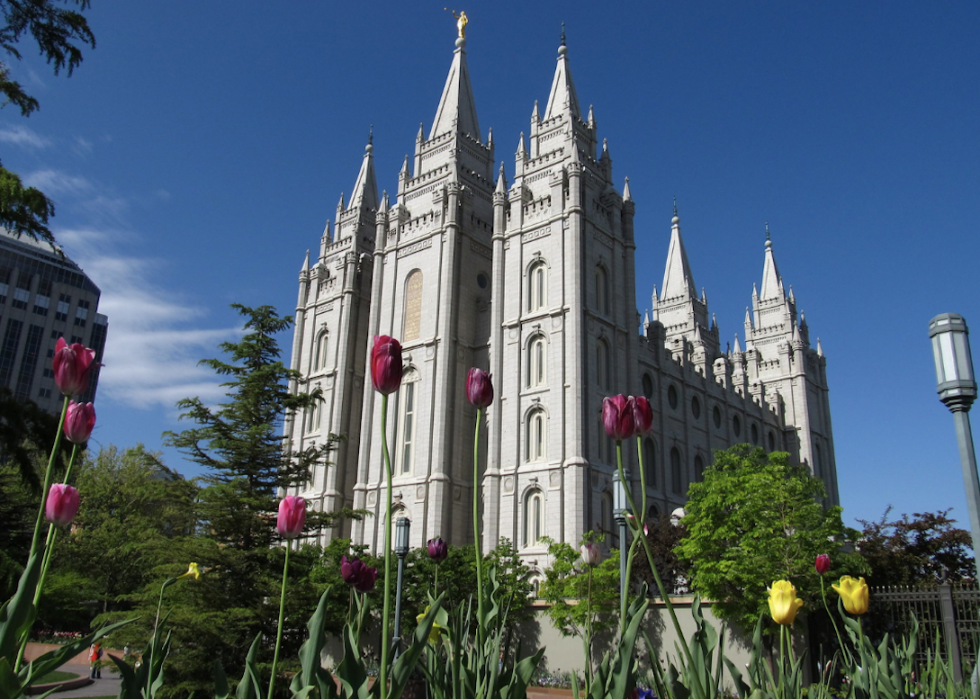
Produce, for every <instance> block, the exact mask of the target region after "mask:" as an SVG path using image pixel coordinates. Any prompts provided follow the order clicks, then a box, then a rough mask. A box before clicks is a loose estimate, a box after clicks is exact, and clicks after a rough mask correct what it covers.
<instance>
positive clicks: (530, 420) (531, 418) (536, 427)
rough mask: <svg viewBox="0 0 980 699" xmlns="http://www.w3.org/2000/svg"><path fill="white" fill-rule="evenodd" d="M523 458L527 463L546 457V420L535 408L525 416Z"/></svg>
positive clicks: (540, 410) (538, 409)
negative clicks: (524, 457)
mask: <svg viewBox="0 0 980 699" xmlns="http://www.w3.org/2000/svg"><path fill="white" fill-rule="evenodd" d="M524 432H525V442H526V448H525V456H526V460H527V461H541V460H542V459H544V458H545V456H546V455H547V438H548V418H547V417H546V416H545V414H544V410H543V409H541V408H536V409H534V410H532V411H531V412H529V413H528V414H527V422H526V424H525V429H524Z"/></svg>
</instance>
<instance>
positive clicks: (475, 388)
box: [466, 367, 493, 408]
mask: <svg viewBox="0 0 980 699" xmlns="http://www.w3.org/2000/svg"><path fill="white" fill-rule="evenodd" d="M466 398H467V400H469V402H470V403H472V404H473V406H474V407H476V408H485V407H487V406H488V405H490V404H491V403H493V384H492V383H491V382H490V374H488V373H487V372H485V371H483V370H482V369H477V368H476V367H473V368H472V369H470V373H469V374H467V376H466Z"/></svg>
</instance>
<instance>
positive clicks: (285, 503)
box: [276, 495, 306, 539]
mask: <svg viewBox="0 0 980 699" xmlns="http://www.w3.org/2000/svg"><path fill="white" fill-rule="evenodd" d="M305 526H306V500H304V499H303V498H301V497H299V496H297V495H287V496H286V497H284V498H283V499H282V500H281V501H280V503H279V516H278V517H277V518H276V529H278V530H279V536H281V537H282V538H284V539H295V538H296V537H297V536H299V535H300V534H302V533H303V527H305Z"/></svg>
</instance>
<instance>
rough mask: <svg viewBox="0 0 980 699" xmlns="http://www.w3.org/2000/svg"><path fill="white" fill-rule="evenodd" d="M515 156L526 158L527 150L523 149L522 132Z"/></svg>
mask: <svg viewBox="0 0 980 699" xmlns="http://www.w3.org/2000/svg"><path fill="white" fill-rule="evenodd" d="M517 154H518V155H523V156H525V157H527V149H526V148H525V147H524V132H523V131H521V138H520V140H519V141H518V142H517Z"/></svg>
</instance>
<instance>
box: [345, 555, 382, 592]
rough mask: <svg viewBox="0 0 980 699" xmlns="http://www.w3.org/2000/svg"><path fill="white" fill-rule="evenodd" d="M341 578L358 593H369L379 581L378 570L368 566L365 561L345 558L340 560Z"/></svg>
mask: <svg viewBox="0 0 980 699" xmlns="http://www.w3.org/2000/svg"><path fill="white" fill-rule="evenodd" d="M340 577H342V578H343V579H344V582H345V583H347V584H348V585H350V586H351V587H353V588H354V589H355V590H357V591H358V592H363V593H368V592H370V591H371V590H373V589H374V583H375V582H377V580H378V569H377V568H372V567H371V566H369V565H366V564H365V563H364V561H361V560H358V559H356V558H347V556H344V557H342V558H341V559H340Z"/></svg>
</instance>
